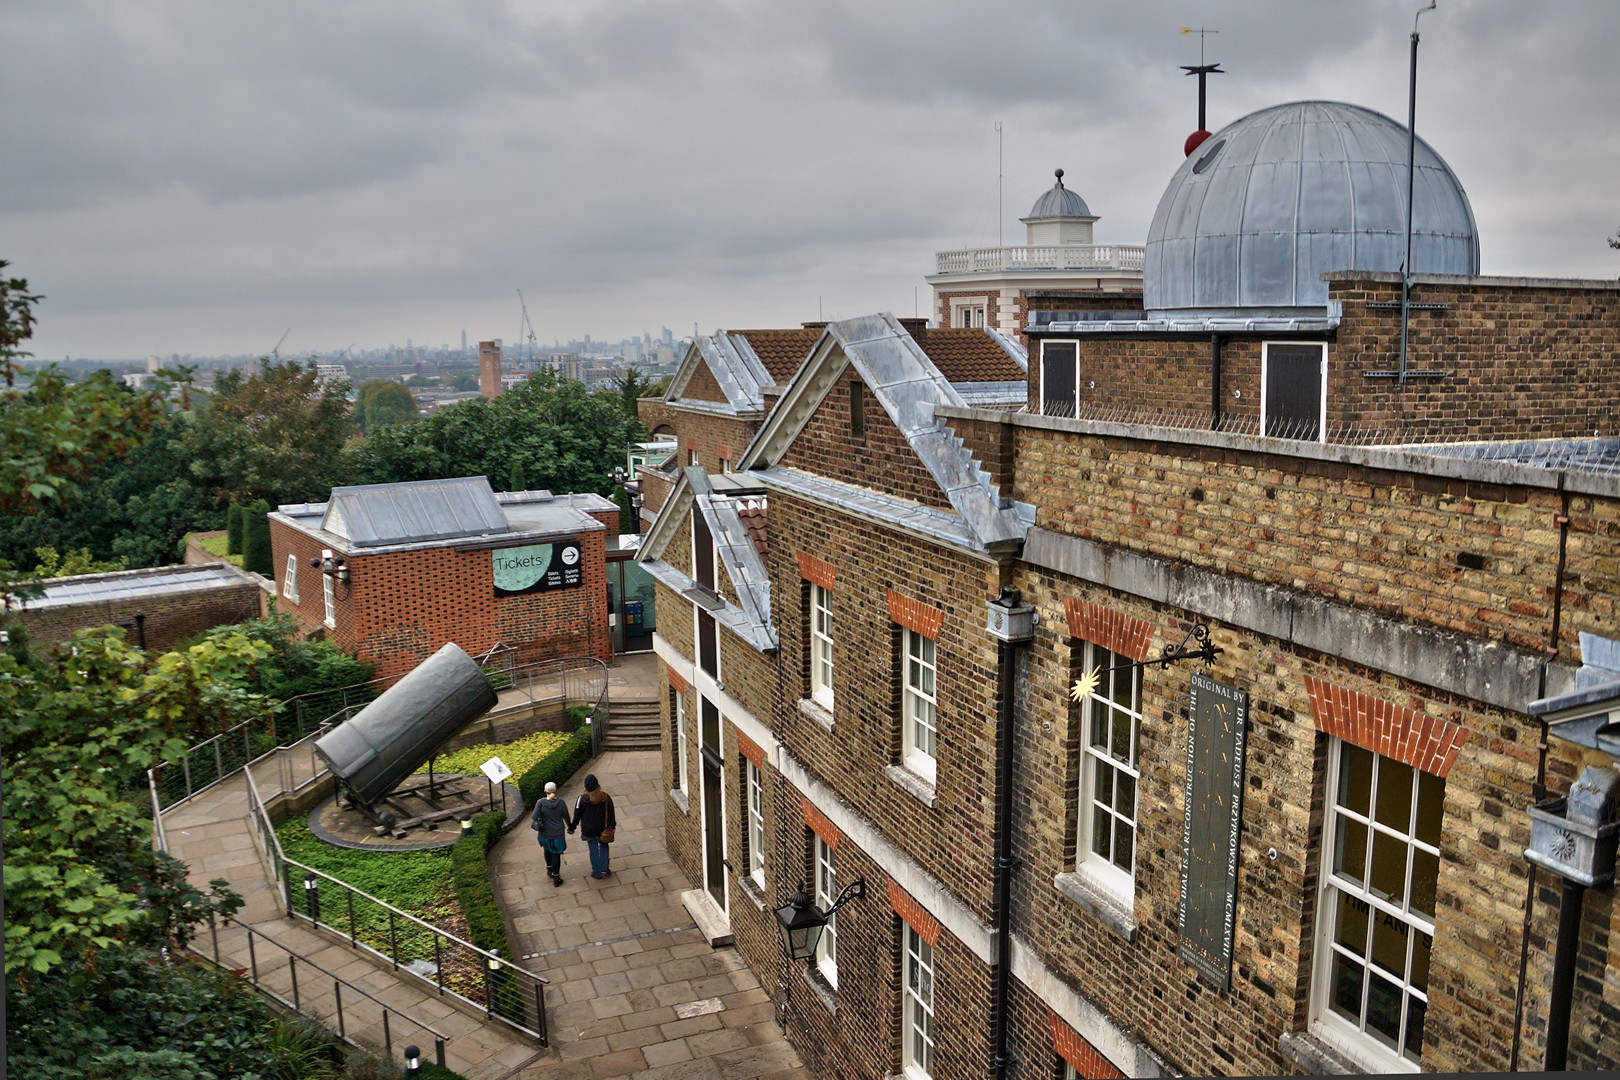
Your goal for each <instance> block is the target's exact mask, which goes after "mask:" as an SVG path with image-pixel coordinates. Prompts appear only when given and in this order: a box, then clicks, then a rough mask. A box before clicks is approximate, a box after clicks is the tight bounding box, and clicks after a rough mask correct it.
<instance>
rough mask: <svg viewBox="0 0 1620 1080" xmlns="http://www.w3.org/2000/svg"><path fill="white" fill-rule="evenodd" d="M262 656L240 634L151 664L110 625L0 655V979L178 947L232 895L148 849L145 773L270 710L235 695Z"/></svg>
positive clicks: (227, 907)
mask: <svg viewBox="0 0 1620 1080" xmlns="http://www.w3.org/2000/svg"><path fill="white" fill-rule="evenodd" d="M268 654H269V649H268V648H267V647H266V646H264V645H262V644H260V643H258V642H254V641H250V640H249V639H247V638H246V637H243V636H241V635H235V636H232V637H228V638H226V639H224V640H222V641H209V642H204V643H201V644H198V645H194V646H192V647H191V648H190V649H187V650H186V651H185V652H184V653H180V652H171V653H166V654H164V655H163V656H161V657H159V658H158V659H157V661H156V662H155V663H149V662H148V660H147V657H146V656H145V654H143V653H142V652H141V651H140V650H139V649H136V648H134V647H132V646H130V645H129V644H128V643H127V642H126V641H125V640H124V632H123V630H121V629H119V628H118V627H113V626H107V627H102V628H100V629H97V630H81V631H79V632H78V633H76V634H74V635H73V637H72V638H70V639H69V640H68V641H67V642H66V643H64V644H63V645H62V646H60V647H58V648H56V649H54V650H52V651H51V652H50V653H49V654H48V655H44V656H41V655H39V654H34V655H33V656H30V657H28V658H26V659H19V658H18V657H16V656H14V655H10V654H0V742H3V745H4V754H3V755H0V768H3V770H4V795H3V800H4V842H5V853H6V856H5V868H4V881H5V905H6V926H5V943H6V948H5V954H6V955H5V970H6V973H7V975H8V977H9V976H10V975H12V974H13V973H14V972H19V971H24V970H26V971H32V972H44V971H47V970H49V969H50V968H52V967H54V966H56V965H58V964H60V963H62V962H63V960H64V959H65V958H68V957H71V956H84V955H88V954H91V953H94V952H96V951H98V950H102V949H106V948H109V947H111V946H114V945H116V944H120V943H122V944H127V945H146V946H151V947H154V948H155V947H157V946H158V945H160V944H164V943H166V942H167V941H168V940H170V939H171V938H179V939H181V940H184V938H185V937H186V935H187V933H188V928H189V927H190V926H191V925H193V924H194V923H195V922H196V921H197V920H198V919H200V918H203V917H206V916H207V914H208V913H209V912H210V911H223V912H225V913H226V914H229V913H230V912H232V911H234V910H235V904H239V903H240V900H239V898H238V899H236V900H235V902H234V903H233V899H232V897H231V896H230V895H229V894H228V893H226V892H225V891H224V889H223V884H224V883H223V882H217V883H215V887H214V889H213V892H212V893H211V894H204V893H202V892H200V891H199V890H197V889H196V888H195V887H193V886H191V885H189V884H188V883H187V882H186V871H185V867H184V866H183V865H182V864H180V863H178V862H177V861H176V860H174V859H172V858H170V857H169V856H167V855H165V854H162V853H159V852H154V851H153V850H152V844H151V820H150V816H149V811H148V809H147V805H146V804H147V798H146V792H145V785H144V783H143V782H142V780H143V774H144V772H145V771H146V770H147V769H148V768H151V767H152V766H153V765H154V764H156V763H157V762H158V761H160V760H162V759H164V758H171V757H177V756H178V755H179V754H180V753H181V752H183V751H184V749H185V747H186V746H187V744H188V743H189V742H191V741H192V740H193V739H195V738H197V737H198V736H199V735H200V734H202V733H204V732H206V733H207V734H213V733H215V732H216V731H220V730H224V729H225V728H227V727H230V726H232V725H234V724H236V723H239V722H241V721H243V720H246V719H249V718H251V717H254V716H259V715H263V714H264V713H265V712H266V711H267V710H268V709H270V708H272V707H273V702H272V701H270V699H268V698H266V697H264V696H263V695H259V694H254V693H252V692H250V691H248V690H247V689H246V684H247V680H248V676H249V673H250V672H251V670H252V668H253V666H254V665H255V664H256V663H258V662H259V661H261V660H263V659H264V658H265V657H266V656H267V655H268Z"/></svg>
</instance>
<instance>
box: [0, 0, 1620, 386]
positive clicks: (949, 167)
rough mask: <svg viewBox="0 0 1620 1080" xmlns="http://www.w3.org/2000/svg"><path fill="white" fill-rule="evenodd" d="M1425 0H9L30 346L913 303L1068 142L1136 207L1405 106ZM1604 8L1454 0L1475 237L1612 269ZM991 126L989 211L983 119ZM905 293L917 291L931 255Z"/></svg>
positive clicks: (167, 345)
mask: <svg viewBox="0 0 1620 1080" xmlns="http://www.w3.org/2000/svg"><path fill="white" fill-rule="evenodd" d="M1413 9H1414V5H1413V4H1412V3H1408V2H1393V0H1392V2H1382V0H1377V2H1375V0H1365V2H1359V3H1343V4H1334V5H1305V4H1289V5H1278V4H1275V3H1273V2H1263V0H1245V2H1234V3H1229V4H1223V5H1221V6H1220V7H1219V8H1217V9H1214V10H1213V11H1212V9H1211V8H1210V6H1209V5H1201V4H1195V3H1191V2H1182V3H1175V2H1169V0H1166V2H1160V3H1145V4H1135V5H1120V4H1101V3H1074V2H1068V3H1050V2H1043V3H1037V2H1034V0H1015V2H1011V3H1007V4H1002V5H996V6H994V7H992V8H986V7H985V6H984V5H982V4H975V3H969V2H967V0H932V2H927V3H923V2H902V3H885V4H873V3H870V2H869V0H863V2H859V3H857V2H855V0H819V2H810V0H807V2H805V3H800V4H780V3H772V2H769V0H567V2H564V0H544V2H539V0H536V2H532V3H531V2H519V0H511V2H502V0H468V2H465V3H457V4H444V3H440V2H431V0H419V2H412V0H388V2H361V3H345V4H330V3H316V2H313V0H284V2H282V3H278V4H275V5H256V6H255V5H249V6H243V5H222V4H217V3H212V2H206V0H124V2H123V3H120V4H118V5H101V4H89V3H85V2H83V0H10V2H9V3H7V4H6V5H4V6H3V7H0V95H3V96H4V98H5V100H7V101H8V103H11V106H12V107H10V108H8V109H7V110H6V111H5V112H4V114H3V115H0V145H3V146H4V147H5V148H6V152H5V153H4V154H3V155H0V237H3V238H4V239H3V240H0V244H3V246H4V251H3V252H0V255H3V257H6V258H9V259H11V260H12V262H13V263H14V264H15V265H16V267H17V269H18V272H21V273H24V274H26V275H27V276H28V277H29V278H30V280H31V281H32V282H33V283H34V285H35V287H36V288H37V289H39V290H40V291H43V292H45V293H46V294H47V296H48V300H47V302H46V304H45V305H44V306H43V307H42V309H41V312H40V314H41V317H42V321H41V325H40V336H39V339H38V341H37V343H36V349H35V351H36V352H39V353H40V354H41V355H63V354H73V355H102V356H118V355H139V354H142V353H145V352H147V351H163V352H170V351H178V352H193V353H207V352H213V351H232V352H234V351H241V350H252V349H262V348H264V347H266V345H265V344H264V342H266V341H269V342H273V341H274V340H275V338H276V337H277V336H279V334H280V333H281V331H282V330H283V329H285V327H286V326H287V325H289V324H291V325H293V326H294V327H295V333H294V335H293V336H292V337H291V338H289V345H291V343H292V342H294V341H301V342H303V344H302V345H301V346H300V347H302V348H317V347H341V346H342V345H346V344H348V343H349V342H350V341H356V340H358V341H360V342H362V343H363V344H364V343H367V342H369V343H372V344H383V343H385V342H388V341H403V340H404V339H405V338H406V337H413V338H415V339H416V340H418V341H422V340H430V341H447V340H454V339H455V337H456V335H457V333H458V332H459V331H460V330H461V329H462V328H463V327H466V328H467V329H468V330H469V333H470V335H472V336H510V334H511V330H510V329H509V328H508V324H510V325H511V326H512V327H515V326H516V321H517V317H516V295H515V290H516V289H518V288H522V289H523V291H524V293H525V295H526V296H527V297H528V298H529V301H530V308H531V311H532V312H533V313H534V317H535V322H536V324H537V326H538V329H539V331H540V333H541V335H542V337H545V338H547V339H549V338H552V337H561V338H564V339H566V338H569V337H573V336H579V335H583V334H585V333H591V334H593V335H594V336H596V337H597V338H610V339H611V338H616V337H618V336H620V335H622V334H627V333H632V332H639V331H640V330H641V329H644V328H653V329H656V328H657V327H658V326H660V325H670V326H672V327H690V325H691V323H692V322H693V321H694V320H696V321H698V322H699V323H700V324H702V325H704V326H706V327H711V326H713V325H717V324H719V323H722V322H731V323H733V324H743V323H746V324H750V325H765V324H769V323H789V324H791V323H792V322H796V321H798V320H800V319H804V318H812V317H814V316H815V311H814V306H815V304H816V298H817V297H818V296H819V297H821V298H822V306H823V308H827V307H828V306H829V305H830V304H833V303H836V304H837V305H838V307H839V308H840V309H841V312H842V313H843V314H846V315H847V314H855V313H857V312H861V311H870V310H876V309H881V308H893V309H895V310H897V311H902V312H903V311H907V310H909V307H910V301H911V293H912V291H913V289H914V288H915V287H917V286H921V285H922V276H923V274H925V273H926V272H928V270H929V269H930V268H931V266H932V257H933V252H934V251H936V250H940V249H945V248H952V247H960V246H974V245H980V244H993V243H995V242H996V241H997V237H998V235H1000V236H1004V237H1006V238H1007V239H1009V240H1011V239H1013V238H1015V237H1017V236H1019V235H1021V230H1022V227H1021V226H1020V225H1019V224H1018V222H1017V218H1018V216H1019V215H1020V214H1021V213H1023V212H1025V211H1026V210H1027V208H1028V205H1029V203H1030V202H1032V201H1033V199H1034V198H1035V197H1036V196H1037V195H1038V194H1039V193H1040V192H1041V191H1043V190H1044V189H1045V188H1046V187H1047V186H1048V185H1049V184H1050V183H1051V170H1052V169H1053V168H1055V167H1059V166H1061V167H1063V168H1064V169H1066V170H1067V182H1068V183H1069V184H1070V186H1071V187H1074V188H1075V189H1076V190H1078V191H1080V192H1081V194H1082V195H1084V197H1085V198H1086V200H1087V201H1088V203H1090V205H1091V207H1092V209H1093V210H1094V211H1095V212H1097V213H1099V214H1100V215H1101V216H1102V221H1101V222H1100V223H1099V225H1098V236H1099V239H1103V240H1118V241H1121V242H1140V241H1141V239H1142V237H1143V236H1144V235H1145V233H1146V229H1147V223H1148V221H1149V220H1150V219H1151V217H1152V213H1153V209H1154V206H1155V204H1156V203H1157V200H1158V197H1159V194H1160V193H1161V192H1162V190H1163V186H1164V184H1165V182H1166V181H1167V180H1168V178H1169V176H1170V174H1171V172H1172V171H1173V170H1174V169H1175V167H1176V165H1177V164H1178V163H1179V162H1180V159H1181V156H1180V145H1181V141H1182V139H1183V138H1184V137H1185V136H1186V134H1187V133H1188V132H1190V131H1191V130H1192V127H1193V123H1194V118H1195V99H1194V92H1193V90H1194V87H1193V82H1192V80H1190V79H1188V78H1186V77H1185V76H1184V75H1183V73H1182V72H1181V71H1180V70H1179V67H1178V65H1181V64H1190V63H1195V62H1196V61H1197V38H1196V37H1185V36H1181V35H1178V34H1177V32H1176V28H1177V27H1178V26H1182V25H1194V26H1196V25H1199V24H1200V22H1206V21H1207V22H1209V23H1211V24H1213V25H1212V28H1216V29H1219V31H1220V33H1219V34H1218V35H1211V36H1210V38H1209V39H1208V51H1209V57H1210V59H1211V60H1216V59H1218V60H1221V61H1223V63H1224V64H1225V66H1226V68H1227V70H1228V72H1229V73H1228V74H1225V75H1218V76H1214V77H1212V79H1211V80H1210V123H1211V126H1219V125H1220V124H1223V123H1225V122H1228V121H1230V120H1233V119H1236V118H1237V117H1238V116H1240V115H1242V114H1243V113H1246V112H1248V111H1251V110H1253V109H1255V108H1260V107H1263V106H1266V105H1269V104H1273V103H1275V102H1278V101H1284V100H1290V99H1296V98H1306V97H1320V98H1337V99H1343V100H1349V101H1355V102H1358V103H1360V104H1365V105H1368V106H1371V107H1373V108H1377V109H1379V110H1381V111H1383V112H1385V113H1388V114H1390V115H1392V116H1395V117H1396V118H1397V119H1402V120H1404V116H1405V107H1406V63H1407V35H1408V34H1409V33H1410V28H1411V15H1412V11H1413ZM1617 30H1620V6H1616V5H1610V4H1589V3H1580V2H1577V0H1554V2H1551V3H1547V4H1541V5H1535V6H1533V7H1532V6H1528V5H1502V4H1486V3H1466V2H1462V0H1442V3H1441V7H1440V9H1439V10H1438V11H1436V12H1434V13H1431V14H1429V15H1425V16H1424V19H1423V35H1424V36H1423V45H1422V61H1421V64H1422V66H1421V78H1420V87H1419V114H1418V115H1419V127H1420V130H1421V131H1422V133H1423V134H1424V136H1425V138H1427V139H1428V140H1429V141H1430V142H1431V144H1432V145H1434V147H1435V148H1436V149H1437V150H1438V151H1439V152H1440V153H1441V154H1442V155H1444V156H1445V157H1446V159H1447V160H1448V161H1449V162H1450V164H1451V165H1452V167H1453V168H1454V169H1455V170H1456V171H1457V172H1458V174H1459V176H1461V178H1462V180H1463V183H1464V185H1465V187H1466V188H1467V189H1468V191H1469V194H1470V196H1471V198H1472V199H1473V201H1474V209H1475V213H1476V216H1477V217H1478V219H1479V223H1480V228H1481V233H1482V238H1483V244H1482V247H1483V251H1484V262H1485V269H1486V271H1487V272H1492V273H1537V274H1543V273H1547V274H1561V275H1567V276H1583V275H1590V276H1596V275H1600V274H1601V275H1606V276H1613V275H1614V274H1615V273H1616V259H1615V257H1614V253H1613V252H1611V251H1609V249H1608V248H1607V247H1606V246H1605V245H1604V244H1603V242H1602V241H1603V238H1604V236H1606V235H1612V234H1613V231H1614V229H1615V227H1616V226H1617V225H1620V209H1617V208H1616V205H1615V201H1614V198H1613V194H1612V191H1613V184H1612V177H1613V176H1614V175H1615V173H1616V171H1617V168H1620V129H1617V128H1616V126H1615V125H1614V124H1613V122H1612V120H1611V119H1610V117H1609V116H1608V113H1609V111H1610V109H1611V106H1610V102H1612V101H1613V100H1614V99H1615V98H1616V97H1617V96H1620V94H1617V91H1620V76H1617V75H1616V73H1615V65H1614V63H1613V57H1612V55H1611V54H1612V48H1613V43H1614V41H1615V40H1616V39H1617V37H1620V35H1617V33H1616V31H1617ZM997 121H1000V122H1002V123H1003V125H1004V128H1005V130H1004V139H1003V142H1002V144H1001V148H1000V149H1001V153H1002V154H1003V157H1004V162H1005V164H1004V172H1005V182H1004V184H1003V185H1002V191H1001V193H1000V199H999V203H1000V206H1001V210H1000V213H999V215H998V212H997V205H998V191H997V164H996V162H997V154H998V143H997V136H996V132H995V129H994V125H995V123H996V122H997ZM922 291H923V292H925V293H926V291H927V290H926V287H923V290H922Z"/></svg>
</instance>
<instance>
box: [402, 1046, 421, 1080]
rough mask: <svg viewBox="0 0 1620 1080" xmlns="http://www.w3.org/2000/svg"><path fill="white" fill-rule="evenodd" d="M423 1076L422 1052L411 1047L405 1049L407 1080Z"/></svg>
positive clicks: (415, 1047) (418, 1048)
mask: <svg viewBox="0 0 1620 1080" xmlns="http://www.w3.org/2000/svg"><path fill="white" fill-rule="evenodd" d="M421 1075H422V1050H421V1048H420V1047H418V1046H415V1045H411V1046H407V1047H406V1048H405V1080H415V1078H416V1077H419V1076H421Z"/></svg>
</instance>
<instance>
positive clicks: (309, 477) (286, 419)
mask: <svg viewBox="0 0 1620 1080" xmlns="http://www.w3.org/2000/svg"><path fill="white" fill-rule="evenodd" d="M261 363H262V365H263V371H262V373H261V374H259V375H254V376H251V377H248V378H243V376H242V373H241V372H240V371H230V372H227V373H226V374H224V375H222V376H220V378H219V380H218V381H217V382H216V383H215V384H214V396H213V397H212V398H211V399H210V400H209V402H208V404H207V405H205V406H204V407H203V408H202V409H201V410H199V411H198V413H197V414H196V418H195V420H194V421H193V422H192V423H191V424H190V425H189V426H188V427H187V429H186V430H185V431H184V433H183V434H182V436H181V449H182V451H183V453H184V454H185V456H186V458H187V460H188V464H189V466H190V473H191V477H192V479H193V481H194V482H197V483H200V484H201V485H202V486H203V487H204V488H205V489H207V490H208V491H209V493H210V494H212V495H213V497H214V499H215V500H216V502H218V503H221V504H226V503H231V502H241V503H247V502H251V501H252V500H254V499H264V500H265V501H266V502H268V503H270V504H271V505H272V506H273V505H276V504H278V503H287V502H312V501H318V500H321V499H324V498H326V495H327V492H328V490H329V489H330V488H331V487H332V485H333V484H334V483H339V482H341V477H342V470H343V460H342V454H343V443H344V440H345V439H346V438H347V437H348V430H349V422H348V415H349V401H348V398H347V396H346V394H345V388H344V384H342V383H335V384H331V385H328V386H325V387H323V386H321V385H320V384H319V383H318V382H317V381H316V378H315V365H314V364H313V363H310V364H304V363H301V362H300V361H297V360H289V361H286V362H284V363H278V362H276V361H274V360H268V359H267V360H264V361H261Z"/></svg>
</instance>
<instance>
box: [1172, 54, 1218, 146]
mask: <svg viewBox="0 0 1620 1080" xmlns="http://www.w3.org/2000/svg"><path fill="white" fill-rule="evenodd" d="M1181 32H1182V33H1183V34H1191V33H1192V32H1193V28H1192V27H1190V26H1183V27H1182V28H1181ZM1218 33H1220V31H1219V30H1206V29H1204V28H1203V27H1202V26H1200V27H1199V28H1198V64H1197V66H1196V67H1195V66H1192V65H1190V64H1183V65H1181V70H1182V71H1185V72H1186V73H1187V74H1189V75H1197V76H1198V130H1199V131H1204V130H1206V126H1207V125H1205V123H1204V99H1205V95H1204V89H1205V85H1206V80H1207V78H1208V77H1209V76H1210V75H1225V74H1226V71H1225V70H1224V69H1222V67H1221V64H1220V61H1218V60H1217V61H1216V62H1215V63H1213V64H1206V63H1204V37H1205V35H1207V34H1218ZM1189 152H1190V151H1189Z"/></svg>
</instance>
